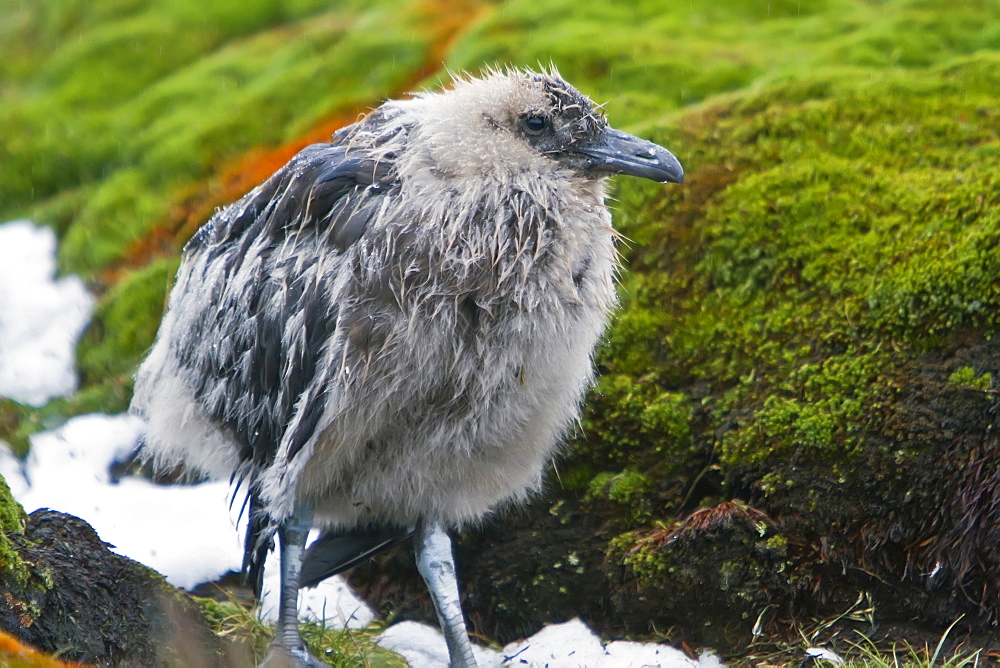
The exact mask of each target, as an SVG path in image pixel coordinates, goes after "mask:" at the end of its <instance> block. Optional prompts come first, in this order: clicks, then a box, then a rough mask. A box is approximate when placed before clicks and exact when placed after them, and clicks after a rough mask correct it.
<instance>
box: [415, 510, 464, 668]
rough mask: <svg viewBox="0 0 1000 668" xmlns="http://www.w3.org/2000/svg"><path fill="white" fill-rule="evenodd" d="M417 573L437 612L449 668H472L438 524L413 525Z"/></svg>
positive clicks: (450, 560)
mask: <svg viewBox="0 0 1000 668" xmlns="http://www.w3.org/2000/svg"><path fill="white" fill-rule="evenodd" d="M414 551H415V552H416V555H417V569H418V570H419V571H420V575H421V576H422V577H423V578H424V582H426V583H427V588H428V589H429V590H430V592H431V598H432V599H433V601H434V608H435V610H437V615H438V621H439V622H440V623H441V630H442V631H444V638H445V641H446V642H447V643H448V656H449V658H450V661H449V665H450V667H451V668H475V666H476V657H475V656H474V655H473V654H472V644H471V643H470V642H469V633H468V632H467V631H466V630H465V618H464V617H463V616H462V604H461V601H460V600H459V598H458V581H457V580H456V579H455V560H454V557H452V553H451V538H449V537H448V531H447V530H446V529H445V528H444V525H443V524H441V522H440V521H438V520H430V521H427V520H424V521H421V522H420V523H419V524H418V525H417V532H416V535H415V536H414Z"/></svg>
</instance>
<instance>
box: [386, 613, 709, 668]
mask: <svg viewBox="0 0 1000 668" xmlns="http://www.w3.org/2000/svg"><path fill="white" fill-rule="evenodd" d="M376 642H377V643H378V644H379V646H380V647H383V648H385V649H388V650H391V651H393V652H396V653H397V654H400V655H401V656H402V657H403V658H404V659H406V661H407V662H408V663H409V664H410V668H438V667H440V666H446V665H448V647H447V645H446V644H445V640H444V636H443V635H442V634H441V632H440V631H439V630H438V629H437V628H435V627H432V626H428V625H426V624H420V623H417V622H400V623H399V624H394V625H393V626H390V627H389V628H387V629H386V630H385V631H384V632H383V633H382V635H380V636H379V637H378V640H377V641H376ZM473 650H474V651H475V653H476V661H477V662H478V663H479V665H480V666H482V668H500V667H501V666H532V667H538V668H722V666H723V663H722V662H721V661H720V660H719V658H718V657H717V656H715V654H712V653H711V652H706V653H704V654H702V655H701V656H700V657H699V658H698V659H691V658H689V657H688V656H687V655H686V654H684V652H682V651H680V650H679V649H675V648H673V647H671V646H669V645H658V644H655V643H638V642H626V641H615V642H612V643H609V644H608V645H607V646H605V645H604V644H603V643H601V639H600V638H598V637H597V635H596V634H595V633H594V632H593V631H591V630H590V628H589V627H588V626H587V625H586V624H584V623H583V622H582V621H581V620H579V619H572V620H570V621H568V622H566V623H564V624H552V625H550V626H546V627H545V628H544V629H542V630H541V631H539V632H538V633H536V634H535V635H533V636H531V637H530V638H528V639H527V640H521V641H519V642H513V643H510V644H509V645H507V646H506V647H504V648H503V651H501V652H496V651H494V650H490V649H486V648H483V647H476V646H473Z"/></svg>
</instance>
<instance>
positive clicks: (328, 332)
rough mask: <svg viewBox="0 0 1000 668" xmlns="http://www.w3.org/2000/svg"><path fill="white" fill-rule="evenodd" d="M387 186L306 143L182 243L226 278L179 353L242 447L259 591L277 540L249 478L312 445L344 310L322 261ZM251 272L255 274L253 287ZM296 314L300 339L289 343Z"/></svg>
mask: <svg viewBox="0 0 1000 668" xmlns="http://www.w3.org/2000/svg"><path fill="white" fill-rule="evenodd" d="M392 178H393V172H392V170H391V164H390V163H388V162H386V161H382V162H381V164H376V161H374V160H372V159H371V158H370V157H368V156H367V154H365V153H364V152H361V151H358V150H351V149H348V148H347V147H345V146H343V145H339V144H316V145H313V146H309V147H307V148H305V149H303V150H302V151H301V152H300V153H299V154H298V155H296V156H295V157H294V158H292V160H291V161H289V163H288V164H287V165H285V166H284V167H282V168H281V169H280V170H278V172H276V173H275V174H274V175H273V176H272V177H271V178H269V179H268V180H267V181H265V182H264V183H263V184H261V185H260V186H259V187H258V188H256V189H254V190H253V191H251V192H250V193H248V194H247V195H246V196H245V197H244V198H243V199H241V200H239V201H238V202H236V203H234V204H232V205H230V206H229V207H227V208H226V209H224V210H222V211H220V212H219V213H217V214H216V215H215V216H214V217H213V218H212V220H210V221H209V222H208V223H206V225H205V226H204V227H203V228H202V229H201V230H199V232H198V233H197V234H196V235H195V236H194V237H193V238H192V239H191V241H190V242H189V243H188V245H187V246H186V247H185V250H184V252H185V258H186V259H189V258H191V256H193V255H196V254H206V256H207V262H206V266H214V267H222V268H223V274H224V277H225V279H224V282H222V283H221V284H219V283H207V284H206V285H214V290H215V293H214V294H212V295H211V297H212V300H211V302H212V306H211V307H210V308H209V309H206V310H205V313H204V316H205V317H204V318H201V319H200V320H199V322H197V323H196V324H195V325H194V328H195V330H197V331H192V332H190V333H189V336H188V337H187V341H188V342H192V341H193V342H196V343H195V344H194V345H178V346H177V347H176V348H175V349H174V352H175V354H176V355H177V357H178V359H179V361H180V362H181V364H182V365H183V366H186V367H187V368H189V369H190V370H192V371H193V373H192V374H190V377H192V378H196V379H197V381H196V383H195V387H193V388H192V390H193V392H194V394H195V398H196V399H197V401H198V402H199V404H200V405H201V406H202V407H203V408H204V410H205V411H206V412H207V413H208V415H209V416H210V417H212V418H213V419H215V420H216V421H217V422H219V423H220V424H221V425H223V426H224V427H225V428H226V429H227V431H229V433H231V434H232V435H233V436H234V437H235V439H236V440H237V442H238V443H239V444H240V445H241V447H242V450H241V452H240V458H241V460H242V462H243V466H241V469H240V473H239V475H241V476H245V477H246V482H248V483H249V489H248V493H249V494H250V501H249V504H248V508H249V513H248V514H249V520H250V523H249V526H248V529H247V536H246V542H245V545H244V547H245V559H244V570H245V572H247V573H248V574H249V579H250V580H251V581H252V582H253V584H254V585H255V589H256V588H257V587H259V585H260V575H261V572H260V571H261V569H262V567H263V557H264V555H265V554H266V552H267V550H268V549H269V547H270V545H271V543H272V542H273V533H274V532H273V527H272V526H271V524H270V522H269V518H268V517H267V515H266V513H265V512H264V509H263V507H262V504H261V503H260V499H259V496H258V494H257V490H256V489H255V488H254V481H253V475H252V471H253V470H255V469H259V468H262V467H265V466H267V465H269V464H270V463H271V462H272V461H273V460H274V457H275V455H276V453H277V451H278V448H279V445H280V444H281V443H282V442H283V441H284V440H286V439H290V442H291V445H290V449H289V453H290V454H289V456H290V457H291V456H294V455H295V454H296V453H297V452H298V451H299V450H300V449H301V448H302V447H303V446H304V444H305V443H306V442H308V440H309V439H310V438H311V437H312V433H313V430H314V429H315V426H316V424H317V423H318V421H319V418H320V416H321V412H322V407H323V404H324V401H323V399H324V391H325V390H324V389H323V388H318V387H313V386H314V385H317V384H318V381H319V373H318V370H317V364H318V362H319V359H320V356H321V354H322V351H323V349H324V346H325V344H326V342H327V341H329V340H330V339H331V338H332V336H333V333H334V330H335V329H336V327H337V319H338V315H339V309H338V305H337V304H336V303H334V302H333V300H332V299H331V294H330V286H329V285H328V284H326V283H324V276H323V275H321V274H320V272H319V271H318V269H317V265H318V264H319V262H318V260H319V258H320V257H322V256H323V255H324V254H328V253H329V252H334V253H337V252H339V253H343V252H346V251H347V250H348V249H349V248H350V247H351V246H352V245H353V244H354V243H356V242H357V241H358V239H360V238H361V237H362V236H363V235H364V233H365V230H366V229H367V227H368V224H369V222H370V220H371V218H372V216H373V215H374V214H375V212H377V211H378V210H379V209H380V208H381V198H382V197H385V196H386V195H387V194H389V192H390V191H391V190H392V188H393V185H394V184H393V183H392V181H391V179H392ZM289 240H295V241H296V242H297V244H293V246H294V247H295V248H296V249H297V250H296V252H295V253H292V254H287V246H288V243H287V242H288V241H289ZM324 245H325V246H326V247H325V248H323V246H324ZM247 268H253V271H254V273H253V274H252V275H251V278H250V280H247V279H246V278H245V276H246V274H247V272H246V271H245V269H247ZM241 271H242V273H241ZM238 276H243V277H244V278H238ZM200 287H204V286H197V287H196V288H195V289H198V288H200ZM205 289H208V288H205ZM298 314H301V316H302V317H301V319H300V321H301V322H302V325H301V326H302V328H304V331H301V332H294V334H295V336H287V334H289V332H286V328H288V327H289V322H290V321H292V319H293V317H294V316H296V315H298ZM290 341H295V342H296V343H289V342H290ZM306 399H308V400H306ZM289 428H291V429H293V431H292V432H291V433H286V432H287V431H288V429H289Z"/></svg>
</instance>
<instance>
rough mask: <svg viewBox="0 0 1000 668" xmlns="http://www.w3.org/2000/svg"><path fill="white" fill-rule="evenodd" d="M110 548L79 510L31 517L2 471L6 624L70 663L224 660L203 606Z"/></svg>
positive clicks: (1, 585) (1, 573) (2, 616)
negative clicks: (72, 512) (78, 514)
mask: <svg viewBox="0 0 1000 668" xmlns="http://www.w3.org/2000/svg"><path fill="white" fill-rule="evenodd" d="M109 547H110V546H109V545H108V544H106V543H104V542H102V541H101V540H100V538H98V536H97V534H96V533H95V532H94V530H93V529H92V528H91V527H90V525H88V524H87V523H86V522H84V521H83V520H81V519H79V518H77V517H73V516H72V515H66V514H64V513H59V512H55V511H52V510H47V509H41V510H37V511H35V512H33V513H31V515H25V513H24V510H23V509H22V508H21V506H20V505H19V504H18V503H17V502H16V501H14V499H13V498H12V497H11V496H10V490H9V489H8V488H7V485H6V483H5V482H4V481H3V479H2V478H0V600H2V601H3V604H2V605H0V630H2V631H4V632H6V633H8V634H10V635H11V636H13V637H14V638H16V639H17V640H19V641H20V642H23V643H26V644H27V645H30V646H32V647H35V648H38V649H39V650H42V651H45V652H49V653H56V654H58V655H59V656H60V657H61V658H62V659H64V660H69V661H77V662H86V663H101V664H104V665H125V664H128V665H177V666H180V665H192V663H191V662H192V661H193V662H194V663H195V664H196V665H215V664H219V665H222V664H223V663H224V657H223V655H222V653H221V651H220V646H219V645H218V644H217V642H216V639H215V636H214V635H213V634H212V633H211V631H210V630H209V628H208V626H207V625H206V624H205V621H204V619H203V618H202V616H201V613H200V612H199V610H198V608H197V606H196V605H195V604H194V603H193V602H192V601H191V600H190V599H189V598H188V597H187V596H186V595H185V594H183V593H182V592H181V591H180V590H178V589H175V588H174V587H172V586H170V585H169V584H167V582H166V580H164V579H163V576H161V575H159V574H158V573H156V572H154V571H152V570H150V569H148V568H146V567H145V566H143V565H141V564H139V563H137V562H134V561H132V560H131V559H128V558H126V557H123V556H121V555H118V554H115V553H114V552H111V550H110V549H109Z"/></svg>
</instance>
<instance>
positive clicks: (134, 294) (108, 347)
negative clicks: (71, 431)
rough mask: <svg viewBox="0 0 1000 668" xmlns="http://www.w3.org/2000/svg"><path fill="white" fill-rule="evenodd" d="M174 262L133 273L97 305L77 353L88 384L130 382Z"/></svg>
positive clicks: (162, 305)
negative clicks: (127, 379)
mask: <svg viewBox="0 0 1000 668" xmlns="http://www.w3.org/2000/svg"><path fill="white" fill-rule="evenodd" d="M177 266H178V261H177V260H176V259H174V258H169V259H163V260H157V261H155V262H153V263H151V264H149V265H148V266H146V267H145V268H143V269H140V270H138V271H135V272H130V273H129V274H128V275H127V276H126V277H125V278H123V279H122V280H121V281H119V282H118V284H117V285H115V287H114V288H113V289H111V290H110V291H109V292H108V293H107V294H105V295H104V296H103V297H102V298H101V300H100V301H99V302H98V304H97V308H96V310H95V312H94V320H93V322H92V323H91V325H90V327H89V328H88V329H87V331H86V332H85V333H84V335H83V337H82V339H81V341H80V345H79V351H78V361H79V365H80V374H81V377H82V379H83V381H84V382H85V383H93V382H96V381H98V380H101V379H114V378H120V377H123V376H124V377H130V376H131V375H132V373H133V372H134V371H135V368H136V367H137V366H138V364H139V362H140V360H141V358H142V356H143V355H144V354H145V353H146V352H147V351H148V350H149V348H150V346H152V344H153V339H154V337H155V336H156V331H157V329H158V327H159V323H160V317H161V315H162V313H163V309H164V308H165V306H166V300H167V292H168V291H169V288H170V285H171V283H172V281H173V278H174V274H175V273H176V272H177Z"/></svg>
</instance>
